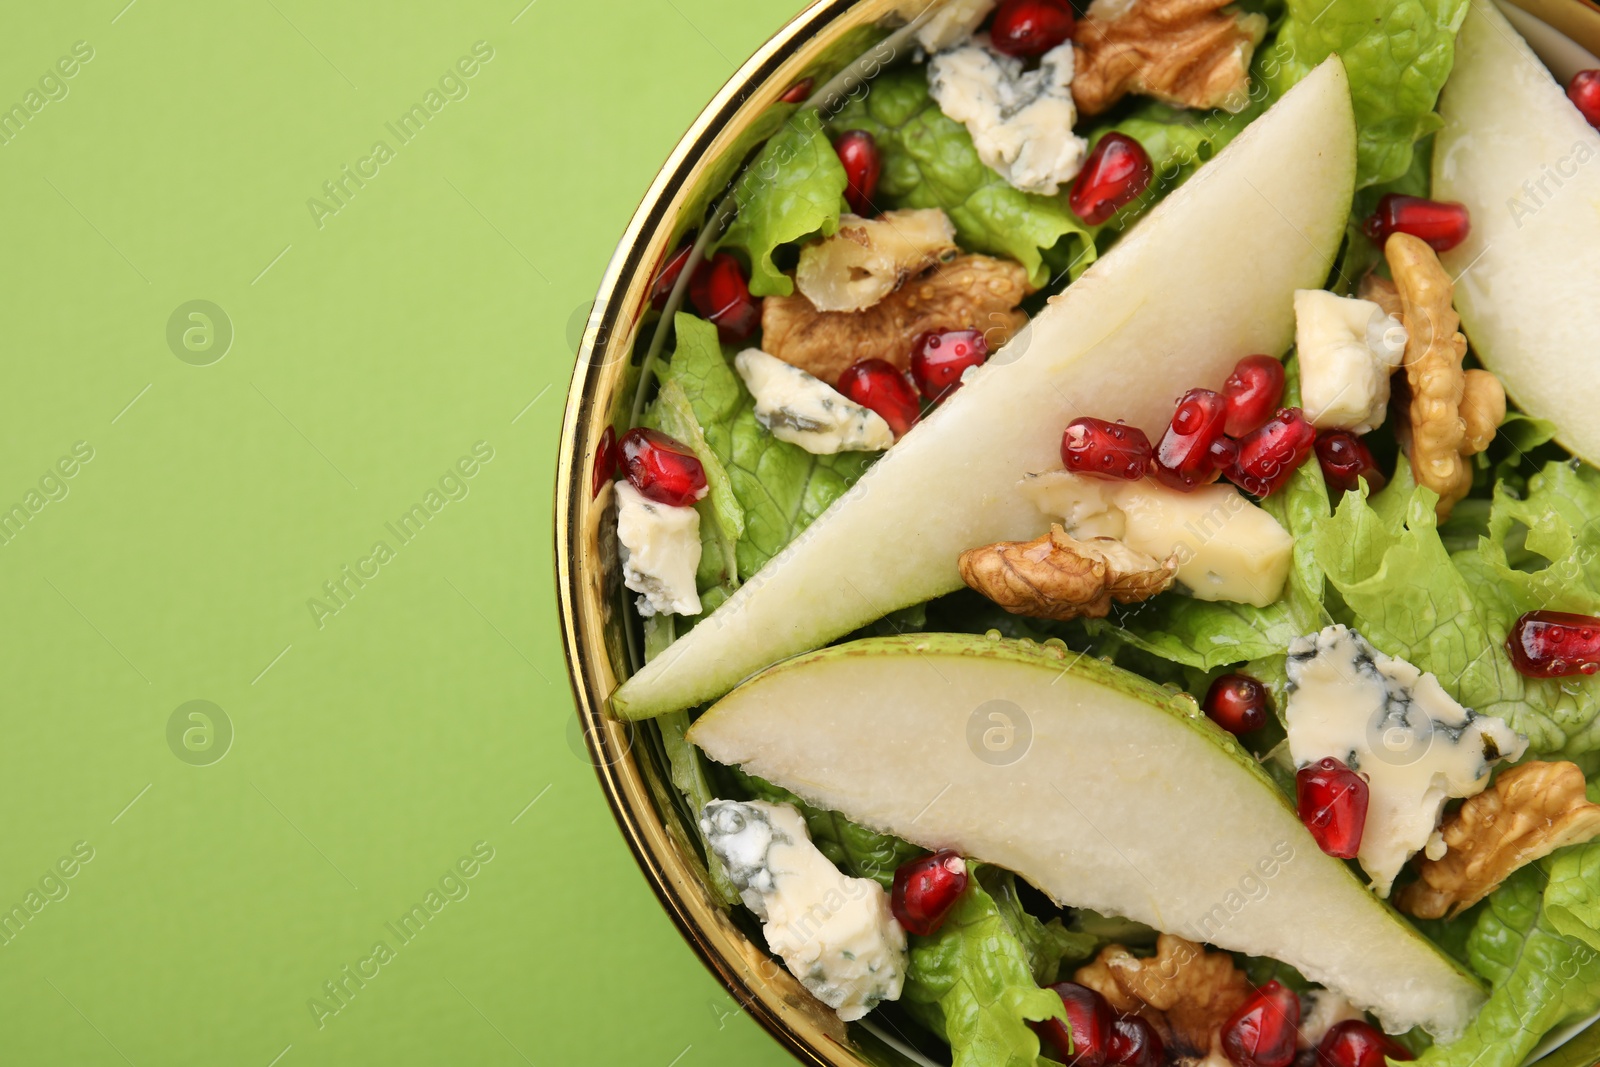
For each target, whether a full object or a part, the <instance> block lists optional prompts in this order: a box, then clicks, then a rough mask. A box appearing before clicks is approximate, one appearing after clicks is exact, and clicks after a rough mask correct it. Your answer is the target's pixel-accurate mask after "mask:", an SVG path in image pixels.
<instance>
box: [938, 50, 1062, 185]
mask: <svg viewBox="0 0 1600 1067" xmlns="http://www.w3.org/2000/svg"><path fill="white" fill-rule="evenodd" d="M1072 72H1073V59H1072V42H1071V41H1068V42H1066V43H1065V44H1062V45H1058V46H1057V47H1055V48H1052V49H1051V50H1050V51H1048V52H1046V53H1045V54H1044V56H1043V57H1042V58H1041V59H1040V61H1039V67H1038V69H1037V70H1030V71H1027V72H1024V71H1023V69H1022V60H1020V59H1017V58H1015V57H1013V56H1007V55H1001V54H1000V53H998V52H995V51H993V50H991V49H988V48H983V47H980V46H978V45H975V44H973V45H964V46H962V47H960V48H953V49H951V50H949V51H947V52H941V53H939V54H938V55H936V56H934V57H933V58H932V59H931V60H929V61H928V91H929V92H930V93H931V94H932V96H933V98H934V100H935V101H937V102H938V104H939V110H941V111H943V112H944V113H945V115H947V116H948V117H949V118H951V119H953V120H954V121H956V122H959V123H961V124H962V125H964V126H966V128H967V132H968V133H970V134H971V135H972V144H973V147H975V148H976V149H977V150H978V158H980V159H982V160H983V162H984V163H985V164H987V165H988V166H990V167H992V168H994V169H995V170H996V171H999V172H1000V174H1001V176H1002V177H1004V178H1005V179H1006V181H1008V182H1010V183H1011V184H1012V185H1013V186H1015V187H1016V188H1018V189H1020V190H1022V191H1023V192H1025V193H1042V194H1044V195H1045V196H1054V195H1055V194H1056V192H1057V191H1058V190H1059V189H1060V187H1061V185H1062V184H1063V183H1065V182H1070V181H1071V180H1072V179H1073V178H1075V177H1077V174H1078V171H1079V170H1081V169H1082V168H1083V157H1084V154H1085V153H1086V152H1087V151H1088V147H1089V145H1088V142H1087V141H1085V140H1084V139H1083V138H1082V137H1078V136H1077V135H1075V134H1074V133H1073V132H1072V125H1073V123H1075V122H1076V121H1077V120H1078V110H1077V107H1076V105H1074V104H1073V102H1072Z"/></svg>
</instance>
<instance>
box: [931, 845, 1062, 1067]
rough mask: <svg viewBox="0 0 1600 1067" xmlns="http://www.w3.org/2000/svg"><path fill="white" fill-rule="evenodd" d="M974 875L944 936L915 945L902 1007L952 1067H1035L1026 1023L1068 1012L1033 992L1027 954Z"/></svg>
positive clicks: (1053, 998)
mask: <svg viewBox="0 0 1600 1067" xmlns="http://www.w3.org/2000/svg"><path fill="white" fill-rule="evenodd" d="M974 873H975V874H978V875H979V877H974V878H972V879H971V880H970V881H968V883H967V890H966V892H965V893H963V894H962V895H961V898H960V899H959V900H957V901H956V905H955V907H954V908H953V909H952V910H951V912H950V914H949V916H948V917H947V918H946V919H945V921H944V925H943V926H941V927H940V928H939V930H938V932H937V933H935V934H933V935H932V936H930V937H916V936H913V937H912V938H911V959H910V966H909V967H908V968H907V970H906V983H905V991H904V992H903V993H902V994H901V1000H902V1002H903V1003H905V1005H906V1006H907V1007H908V1008H909V1009H911V1010H912V1012H913V1013H914V1014H916V1015H917V1016H918V1018H921V1019H925V1020H927V1021H928V1022H929V1023H930V1024H931V1025H933V1026H934V1027H935V1028H936V1029H937V1030H938V1031H939V1032H940V1033H941V1034H942V1035H943V1037H944V1038H945V1040H946V1041H948V1042H949V1044H950V1051H951V1055H952V1057H953V1058H952V1064H951V1067H1036V1065H1037V1064H1038V1062H1039V1038H1038V1037H1037V1036H1036V1035H1035V1034H1034V1032H1033V1031H1032V1030H1031V1029H1030V1028H1029V1027H1028V1022H1029V1021H1030V1020H1031V1021H1035V1022H1038V1021H1042V1020H1045V1019H1065V1018H1066V1009H1065V1008H1064V1007H1063V1006H1062V1004H1061V998H1060V997H1059V996H1057V995H1056V994H1055V993H1052V992H1051V991H1050V990H1048V989H1041V988H1039V987H1038V986H1037V985H1035V984H1034V976H1033V971H1032V968H1031V966H1030V962H1029V959H1028V952H1027V949H1026V948H1024V946H1023V944H1022V942H1021V941H1020V940H1018V939H1017V936H1016V935H1015V934H1014V933H1012V931H1011V928H1010V927H1009V926H1008V925H1007V923H1006V919H1005V916H1004V915H1003V914H1001V911H1000V908H999V906H998V905H997V904H996V903H995V900H994V898H993V897H991V896H990V895H989V894H988V892H986V891H985V890H984V888H983V885H982V882H983V878H982V877H981V869H980V870H975V872H974Z"/></svg>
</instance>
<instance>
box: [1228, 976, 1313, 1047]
mask: <svg viewBox="0 0 1600 1067" xmlns="http://www.w3.org/2000/svg"><path fill="white" fill-rule="evenodd" d="M1299 1028H1300V998H1299V997H1297V996H1295V995H1294V992H1293V991H1292V990H1290V989H1286V988H1284V986H1283V984H1282V983H1281V982H1279V981H1278V980H1277V979H1273V980H1272V981H1270V982H1268V983H1267V984H1266V985H1264V986H1262V987H1261V988H1260V989H1258V990H1256V994H1255V996H1253V997H1251V998H1250V999H1249V1000H1247V1001H1245V1002H1244V1004H1243V1006H1241V1007H1240V1008H1239V1010H1238V1011H1236V1012H1234V1013H1233V1015H1232V1017H1231V1018H1229V1019H1228V1021H1227V1022H1226V1023H1224V1024H1223V1026H1222V1051H1223V1052H1225V1053H1226V1054H1227V1056H1228V1059H1229V1060H1231V1061H1233V1063H1234V1064H1235V1065H1236V1067H1289V1064H1290V1063H1292V1062H1294V1052H1295V1037H1296V1036H1297V1035H1298V1034H1299Z"/></svg>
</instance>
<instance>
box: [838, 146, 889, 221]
mask: <svg viewBox="0 0 1600 1067" xmlns="http://www.w3.org/2000/svg"><path fill="white" fill-rule="evenodd" d="M833 150H834V151H835V152H837V153H838V155H839V162H840V163H842V164H843V165H844V176H845V182H846V185H845V189H844V198H845V200H846V201H847V202H848V203H849V204H850V210H851V211H854V212H855V213H856V214H857V215H871V214H874V210H873V207H872V194H873V193H876V192H877V191H878V175H879V174H880V173H881V172H882V171H883V157H882V156H880V155H879V154H878V142H877V141H875V140H873V137H872V134H870V133H868V132H867V131H866V130H849V131H847V132H846V133H845V135H844V136H843V137H840V138H839V139H838V140H837V141H835V142H834V144H833Z"/></svg>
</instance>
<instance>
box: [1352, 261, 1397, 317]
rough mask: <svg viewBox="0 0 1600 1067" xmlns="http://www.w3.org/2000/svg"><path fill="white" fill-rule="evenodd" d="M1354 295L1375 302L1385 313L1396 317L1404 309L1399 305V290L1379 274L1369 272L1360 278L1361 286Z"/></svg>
mask: <svg viewBox="0 0 1600 1067" xmlns="http://www.w3.org/2000/svg"><path fill="white" fill-rule="evenodd" d="M1356 295H1358V296H1360V297H1361V299H1363V300H1370V301H1372V302H1373V303H1374V304H1377V305H1378V306H1379V307H1381V308H1382V309H1383V313H1384V314H1385V315H1393V316H1394V317H1395V318H1397V319H1398V318H1400V317H1401V316H1402V315H1403V314H1404V309H1403V308H1401V306H1400V290H1398V289H1396V288H1395V286H1394V282H1392V281H1390V280H1389V279H1388V278H1385V277H1384V276H1383V275H1381V274H1373V273H1370V272H1369V273H1368V274H1367V276H1366V277H1365V278H1362V279H1361V287H1360V290H1359V291H1358V293H1357V294H1356Z"/></svg>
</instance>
